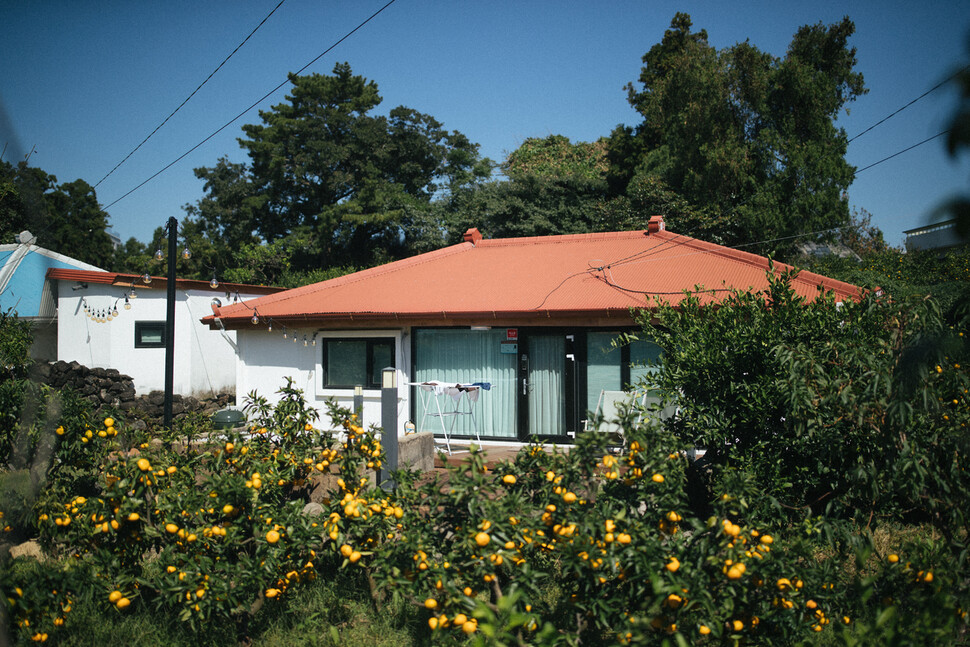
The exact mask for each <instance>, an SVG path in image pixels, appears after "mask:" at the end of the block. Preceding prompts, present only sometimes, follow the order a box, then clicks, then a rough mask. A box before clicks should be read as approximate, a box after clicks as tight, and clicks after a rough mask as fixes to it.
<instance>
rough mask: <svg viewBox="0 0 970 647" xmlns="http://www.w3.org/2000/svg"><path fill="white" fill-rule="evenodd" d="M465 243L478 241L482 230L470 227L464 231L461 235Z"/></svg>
mask: <svg viewBox="0 0 970 647" xmlns="http://www.w3.org/2000/svg"><path fill="white" fill-rule="evenodd" d="M462 238H463V239H464V240H465V242H466V243H471V244H472V245H477V244H478V241H480V240H481V239H482V232H480V231H478V227H472V228H471V229H469V230H468V231H466V232H465V235H464V236H462Z"/></svg>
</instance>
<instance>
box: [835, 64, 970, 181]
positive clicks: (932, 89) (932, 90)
mask: <svg viewBox="0 0 970 647" xmlns="http://www.w3.org/2000/svg"><path fill="white" fill-rule="evenodd" d="M966 70H970V65H966V66H965V67H963V68H961V69H959V70H957V71H956V72H954V73H953V74H951V75H950V76H948V77H947V78H945V79H943V80H942V81H940V82H939V83H937V84H936V85H934V86H933V87H932V88H930V89H929V90H927V91H926V92H924V93H923V94H921V95H919V96H918V97H916V98H915V99H913V100H912V101H910V102H909V103H907V104H906V105H905V106H903V107H902V108H899V109H898V110H896V111H894V112H892V113H891V114H889V115H887V116H885V117H883V118H882V119H880V120H879V121H877V122H876V123H874V124H872V125H871V126H869V127H868V128H866V129H865V130H863V131H862V132H861V133H859V134H858V135H856V136H854V137H852V139H850V140H849V141H847V142H846V143H847V144H848V143H851V142H852V141H853V140H854V139H858V138H859V137H862V136H863V135H865V134H866V133H867V132H869V131H870V130H872V129H873V128H875V127H876V126H878V125H880V124H882V123H884V122H886V121H888V120H889V119H891V118H893V117H895V116H896V115H898V114H899V113H900V112H902V111H903V110H905V109H906V108H908V107H910V106H911V105H913V104H914V103H916V102H917V101H919V100H920V99H922V98H923V97H925V96H926V95H928V94H930V93H932V92H934V91H936V90H938V89H940V88H941V87H943V86H944V85H946V84H947V83H949V82H950V81H952V80H953V79H955V78H956V77H958V76H960V75H961V74H963V72H965V71H966ZM877 163H878V162H877Z"/></svg>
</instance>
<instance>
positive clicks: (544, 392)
mask: <svg viewBox="0 0 970 647" xmlns="http://www.w3.org/2000/svg"><path fill="white" fill-rule="evenodd" d="M565 370H566V340H565V337H564V336H563V335H531V336H530V337H529V433H531V434H540V435H557V436H558V435H562V434H564V433H565V431H566V401H565V397H564V393H563V379H564V377H565Z"/></svg>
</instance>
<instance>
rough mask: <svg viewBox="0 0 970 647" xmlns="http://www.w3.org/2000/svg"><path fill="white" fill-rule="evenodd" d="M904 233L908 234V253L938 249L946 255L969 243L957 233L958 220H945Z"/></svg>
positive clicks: (906, 244) (906, 242)
mask: <svg viewBox="0 0 970 647" xmlns="http://www.w3.org/2000/svg"><path fill="white" fill-rule="evenodd" d="M903 233H904V234H906V241H905V242H904V245H905V246H906V251H907V252H915V251H925V250H930V249H936V250H939V251H940V252H941V253H945V252H947V251H949V250H951V249H954V248H956V247H963V246H964V245H966V243H967V241H966V240H965V239H964V238H963V237H962V236H961V235H960V234H958V233H957V221H956V220H945V221H943V222H937V223H934V224H932V225H926V226H925V227H917V228H916V229H907V230H906V231H904V232H903Z"/></svg>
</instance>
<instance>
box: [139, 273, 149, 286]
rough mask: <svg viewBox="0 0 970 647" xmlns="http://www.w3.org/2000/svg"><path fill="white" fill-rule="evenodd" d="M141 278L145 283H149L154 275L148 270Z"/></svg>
mask: <svg viewBox="0 0 970 647" xmlns="http://www.w3.org/2000/svg"><path fill="white" fill-rule="evenodd" d="M141 280H142V281H144V282H145V285H148V284H149V283H151V282H152V275H151V274H149V273H148V272H145V276H143V277H141Z"/></svg>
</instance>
